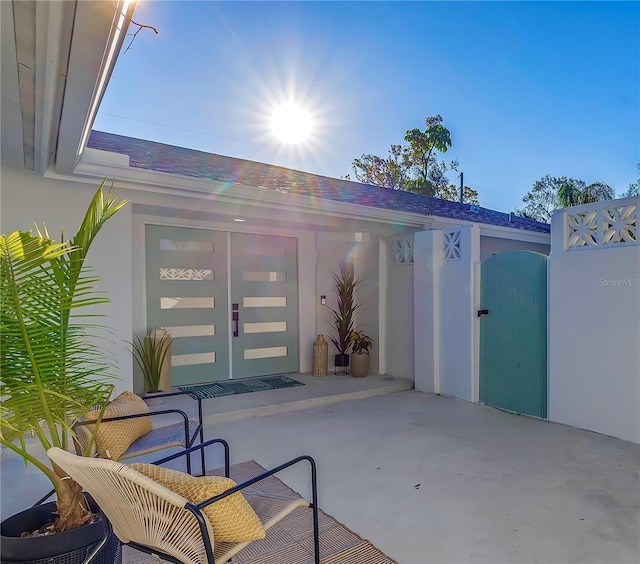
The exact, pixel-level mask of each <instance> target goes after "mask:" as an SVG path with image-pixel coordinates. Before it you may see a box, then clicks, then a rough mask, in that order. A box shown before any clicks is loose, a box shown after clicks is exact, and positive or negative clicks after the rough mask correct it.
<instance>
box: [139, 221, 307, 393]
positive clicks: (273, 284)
mask: <svg viewBox="0 0 640 564" xmlns="http://www.w3.org/2000/svg"><path fill="white" fill-rule="evenodd" d="M145 231H146V232H145V247H146V289H147V326H148V327H149V328H152V327H158V328H159V327H162V328H165V329H167V330H168V331H169V332H170V333H171V335H172V337H173V338H174V341H173V344H172V348H171V383H172V385H173V386H184V385H190V384H197V383H203V382H213V381H216V380H226V379H229V378H244V377H249V376H262V375H266V374H277V373H283V372H295V371H297V370H298V307H297V305H298V303H297V302H298V295H297V294H298V292H297V261H296V259H297V246H296V240H295V239H293V238H289V237H274V236H268V235H251V234H245V233H228V232H223V231H208V230H203V229H190V228H183V227H166V226H160V225H147V226H146V230H145Z"/></svg>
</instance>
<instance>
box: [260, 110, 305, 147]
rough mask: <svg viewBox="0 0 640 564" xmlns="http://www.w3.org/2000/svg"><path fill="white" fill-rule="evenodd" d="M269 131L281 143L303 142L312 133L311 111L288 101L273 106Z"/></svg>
mask: <svg viewBox="0 0 640 564" xmlns="http://www.w3.org/2000/svg"><path fill="white" fill-rule="evenodd" d="M270 125H271V133H272V134H273V135H274V136H275V137H276V138H278V139H279V140H280V141H282V142H283V143H287V144H297V143H303V142H305V141H306V140H307V139H309V137H311V134H312V133H313V129H314V123H313V117H312V116H311V113H310V112H309V111H308V110H306V109H305V108H303V107H302V106H299V105H298V104H296V103H295V102H288V103H286V104H282V105H280V106H278V107H276V108H274V110H273V112H272V114H271V119H270Z"/></svg>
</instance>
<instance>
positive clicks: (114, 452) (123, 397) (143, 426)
mask: <svg viewBox="0 0 640 564" xmlns="http://www.w3.org/2000/svg"><path fill="white" fill-rule="evenodd" d="M137 413H149V407H148V406H147V404H146V403H145V402H144V400H143V399H142V398H141V397H139V396H137V395H136V394H134V393H133V392H122V393H121V394H120V395H119V396H118V397H117V398H115V399H114V400H113V401H112V402H111V403H110V404H109V405H108V406H107V409H105V412H104V415H103V419H107V418H108V417H120V416H122V415H134V414H137ZM99 414H100V411H98V410H94V411H89V412H88V413H87V414H86V415H85V420H86V421H92V420H95V419H97V418H98V415H99ZM87 427H89V428H90V429H91V431H93V429H92V427H93V426H92V425H87ZM151 430H152V426H151V417H136V418H134V419H123V420H122V421H107V422H106V423H105V422H102V423H100V426H99V427H98V433H97V435H96V449H97V451H98V456H100V458H111V459H112V460H119V459H120V457H121V456H122V455H123V454H124V453H125V452H126V451H127V449H128V448H129V446H131V443H133V442H134V441H135V440H136V439H139V438H140V437H142V436H143V435H146V434H147V433H149V432H150V431H151Z"/></svg>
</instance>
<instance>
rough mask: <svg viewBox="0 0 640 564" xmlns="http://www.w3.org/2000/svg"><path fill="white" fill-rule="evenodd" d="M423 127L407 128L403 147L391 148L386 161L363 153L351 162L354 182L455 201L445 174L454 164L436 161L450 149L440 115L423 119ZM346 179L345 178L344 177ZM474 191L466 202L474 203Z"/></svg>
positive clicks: (453, 167)
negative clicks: (424, 126) (438, 156)
mask: <svg viewBox="0 0 640 564" xmlns="http://www.w3.org/2000/svg"><path fill="white" fill-rule="evenodd" d="M425 125H426V128H425V130H424V131H421V130H420V129H418V128H415V129H409V130H408V131H407V132H406V134H405V137H404V140H405V142H406V143H407V145H391V148H390V149H389V155H388V156H387V157H386V158H382V157H379V156H377V155H371V154H365V155H362V156H361V157H360V158H359V159H354V160H353V163H352V168H353V172H354V174H355V177H356V179H357V180H358V181H360V182H364V183H367V184H374V185H375V186H384V187H386V188H393V189H394V190H406V191H408V192H414V193H416V194H422V195H424V196H433V197H437V198H444V199H452V200H457V199H458V196H457V193H456V194H455V196H454V197H451V191H450V189H449V179H448V178H447V176H446V173H447V172H448V171H450V170H455V169H456V168H457V166H458V162H457V161H455V160H454V161H451V162H450V163H449V164H447V163H445V162H444V161H439V160H438V158H437V153H438V152H440V153H446V152H447V150H448V149H449V147H451V133H450V132H449V130H448V129H447V128H446V127H445V126H444V125H442V116H440V115H436V116H430V117H427V118H426V119H425ZM347 178H348V176H347ZM477 196H478V194H477V192H475V190H471V192H470V196H469V198H470V199H468V200H467V199H465V201H471V199H472V198H475V200H474V201H473V202H472V203H475V202H477Z"/></svg>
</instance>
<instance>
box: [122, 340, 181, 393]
mask: <svg viewBox="0 0 640 564" xmlns="http://www.w3.org/2000/svg"><path fill="white" fill-rule="evenodd" d="M172 342H173V339H172V338H171V334H170V333H169V332H168V331H162V330H158V329H156V328H153V329H149V332H148V333H147V336H146V337H145V338H144V339H141V338H140V337H138V335H136V334H135V333H134V334H133V342H132V343H131V346H132V351H133V358H135V360H136V363H137V364H138V366H139V367H140V371H141V372H142V375H143V377H144V382H145V384H146V385H147V390H148V391H149V392H157V391H159V388H160V377H161V376H162V368H163V367H164V363H165V362H166V360H167V355H168V354H169V347H170V346H171V343H172ZM165 391H166V390H165Z"/></svg>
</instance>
